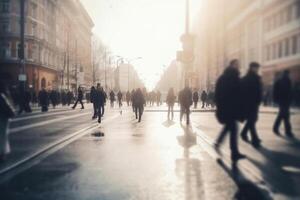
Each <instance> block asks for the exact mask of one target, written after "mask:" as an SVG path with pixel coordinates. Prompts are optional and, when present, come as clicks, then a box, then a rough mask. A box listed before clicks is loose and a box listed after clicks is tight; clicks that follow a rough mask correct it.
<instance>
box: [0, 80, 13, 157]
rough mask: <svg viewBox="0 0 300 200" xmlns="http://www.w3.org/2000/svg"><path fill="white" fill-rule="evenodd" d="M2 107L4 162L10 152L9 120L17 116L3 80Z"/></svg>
mask: <svg viewBox="0 0 300 200" xmlns="http://www.w3.org/2000/svg"><path fill="white" fill-rule="evenodd" d="M0 108H1V112H0V162H2V161H4V159H5V157H6V156H7V154H9V153H10V145H9V138H8V134H9V133H8V124H9V121H8V120H9V119H10V118H12V117H14V116H15V111H14V108H13V106H12V105H11V102H10V100H9V91H8V90H7V88H6V85H5V84H4V83H2V81H1V82H0Z"/></svg>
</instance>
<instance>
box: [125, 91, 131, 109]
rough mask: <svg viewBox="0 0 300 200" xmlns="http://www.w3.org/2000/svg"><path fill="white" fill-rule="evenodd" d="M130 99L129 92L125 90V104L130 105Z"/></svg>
mask: <svg viewBox="0 0 300 200" xmlns="http://www.w3.org/2000/svg"><path fill="white" fill-rule="evenodd" d="M130 99H131V95H130V92H129V91H127V92H126V102H127V106H130Z"/></svg>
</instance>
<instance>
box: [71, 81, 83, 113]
mask: <svg viewBox="0 0 300 200" xmlns="http://www.w3.org/2000/svg"><path fill="white" fill-rule="evenodd" d="M77 91H78V94H77V95H78V96H77V100H76V102H75V104H74V105H73V107H72V109H75V108H76V106H77V104H78V102H79V103H80V104H81V109H84V106H83V102H82V100H83V91H82V88H81V87H80V86H79V87H78V90H77Z"/></svg>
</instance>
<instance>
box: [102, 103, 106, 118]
mask: <svg viewBox="0 0 300 200" xmlns="http://www.w3.org/2000/svg"><path fill="white" fill-rule="evenodd" d="M104 112H105V106H104V104H103V105H101V117H103V116H104Z"/></svg>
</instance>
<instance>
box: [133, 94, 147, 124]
mask: <svg viewBox="0 0 300 200" xmlns="http://www.w3.org/2000/svg"><path fill="white" fill-rule="evenodd" d="M134 99H135V100H134V101H135V107H136V108H135V117H136V119H138V122H141V119H142V115H143V112H144V105H145V97H144V95H143V93H142V90H141V89H140V88H138V89H137V90H136V92H135V94H134Z"/></svg>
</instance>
